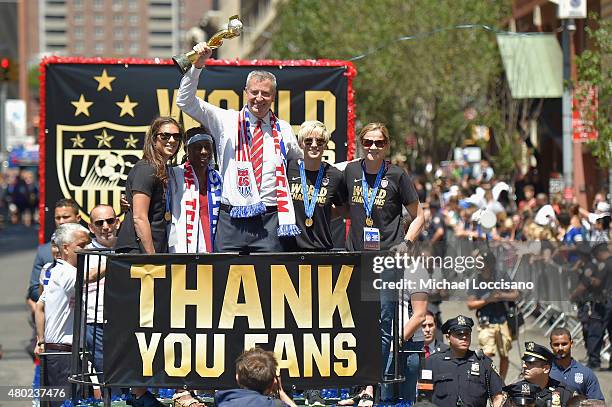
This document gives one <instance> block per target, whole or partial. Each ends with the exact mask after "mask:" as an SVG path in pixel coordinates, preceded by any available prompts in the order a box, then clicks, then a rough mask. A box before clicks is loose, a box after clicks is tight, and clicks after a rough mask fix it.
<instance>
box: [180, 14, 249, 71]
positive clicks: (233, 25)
mask: <svg viewBox="0 0 612 407" xmlns="http://www.w3.org/2000/svg"><path fill="white" fill-rule="evenodd" d="M240 34H242V21H240V19H239V18H238V16H237V15H236V16H231V17H230V18H229V22H228V23H227V28H224V29H223V30H221V31H219V32H217V33H215V34H214V35H213V36H212V37H210V39H209V40H208V42H207V44H208V46H209V47H210V48H212V49H217V48H219V47H220V46H221V44H223V40H229V39H231V38H236V37H238V36H240ZM198 58H199V55H198V54H197V53H196V52H195V51H189V52H188V53H186V54H182V55H175V56H173V57H172V61H174V64H175V65H176V67H177V68H178V69H179V70H180V71H181V74H183V75H184V74H185V73H186V72H187V71H188V70H189V69H190V68H191V65H193V63H194V62H195V61H197V60H198Z"/></svg>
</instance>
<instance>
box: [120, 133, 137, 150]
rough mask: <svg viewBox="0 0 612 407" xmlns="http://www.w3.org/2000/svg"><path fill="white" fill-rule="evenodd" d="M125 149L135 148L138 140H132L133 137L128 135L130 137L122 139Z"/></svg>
mask: <svg viewBox="0 0 612 407" xmlns="http://www.w3.org/2000/svg"><path fill="white" fill-rule="evenodd" d="M123 141H125V148H136V143H138V139H137V138H134V136H133V135H131V134H130V137H127V138H124V139H123Z"/></svg>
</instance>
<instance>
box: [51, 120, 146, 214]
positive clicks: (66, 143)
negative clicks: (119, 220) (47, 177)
mask: <svg viewBox="0 0 612 407" xmlns="http://www.w3.org/2000/svg"><path fill="white" fill-rule="evenodd" d="M148 128H149V126H124V125H119V124H115V123H110V122H106V121H102V122H98V123H92V124H86V125H81V126H71V125H63V124H58V125H57V127H56V134H57V140H58V142H57V143H56V145H57V151H56V155H55V160H56V162H57V163H63V165H57V167H56V168H57V177H58V179H59V185H60V189H61V192H62V195H63V196H64V197H65V198H72V199H74V200H75V201H76V202H77V203H78V204H79V207H80V214H81V217H82V218H83V219H84V220H85V221H86V222H89V213H90V212H91V210H92V209H93V208H94V207H95V206H96V205H98V204H108V205H111V206H113V208H114V209H115V211H116V212H117V213H119V212H120V199H121V193H123V191H124V190H125V182H126V180H127V175H128V173H129V172H130V169H131V168H132V167H133V166H134V164H135V163H136V162H137V161H138V160H139V159H140V158H141V157H142V150H141V149H136V147H137V144H138V145H142V143H143V141H144V137H145V134H146V131H147V129H148Z"/></svg>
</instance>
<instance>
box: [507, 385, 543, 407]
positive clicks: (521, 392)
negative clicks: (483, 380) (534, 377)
mask: <svg viewBox="0 0 612 407" xmlns="http://www.w3.org/2000/svg"><path fill="white" fill-rule="evenodd" d="M503 390H504V391H505V392H506V394H508V398H509V399H511V400H512V402H513V403H514V404H516V405H517V406H528V405H531V404H534V403H535V400H536V394H537V393H538V390H539V387H538V385H537V384H533V383H529V382H527V381H524V380H523V381H520V382H517V383H513V384H510V385H508V386H505V387H503Z"/></svg>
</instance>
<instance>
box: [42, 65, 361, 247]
mask: <svg viewBox="0 0 612 407" xmlns="http://www.w3.org/2000/svg"><path fill="white" fill-rule="evenodd" d="M207 64H208V65H207V68H206V70H205V71H204V72H203V73H202V75H201V76H200V83H199V86H198V95H199V96H200V97H202V98H203V99H204V100H207V101H208V102H210V103H212V104H214V105H217V106H221V107H224V108H231V109H240V108H241V107H242V106H243V104H244V103H246V99H245V98H244V96H243V89H244V85H245V80H246V77H247V75H248V73H249V72H250V71H252V70H254V69H265V70H267V71H270V72H272V73H274V74H275V75H276V77H277V83H278V93H277V95H276V101H275V103H274V106H273V109H274V110H275V112H276V113H277V115H278V116H279V117H280V118H281V119H283V120H286V121H287V122H289V123H290V124H292V125H293V126H294V130H297V128H298V126H299V125H300V124H301V123H302V122H303V121H304V120H320V121H322V122H323V123H325V125H326V126H327V128H328V130H330V131H331V135H332V139H331V142H330V144H329V146H328V150H327V152H326V160H327V161H330V162H339V161H344V160H346V159H351V158H352V157H353V153H354V117H355V115H354V111H353V92H352V88H351V81H352V78H353V77H354V75H355V74H356V71H355V69H354V67H353V65H352V64H351V63H350V62H347V61H329V60H318V61H314V60H312V61H221V60H209V61H208V62H207ZM41 73H42V75H41V83H40V92H41V113H40V117H41V121H40V134H39V141H40V145H41V151H40V180H41V187H40V190H41V199H40V214H41V218H42V219H41V224H42V225H44V227H43V228H41V229H40V234H39V239H40V241H41V242H43V241H46V240H48V239H49V237H50V235H51V233H52V232H53V230H54V228H55V225H54V221H53V216H52V215H53V212H52V211H53V206H54V204H55V202H56V201H57V200H59V199H60V198H73V199H75V200H76V201H77V203H78V204H79V206H80V208H81V217H82V218H83V219H84V220H85V221H88V220H89V218H88V214H89V212H90V211H91V209H92V208H93V207H94V206H95V205H97V204H100V203H109V204H111V205H113V206H114V207H115V210H119V200H120V194H121V192H122V191H123V189H124V186H125V181H126V179H127V174H128V173H129V171H130V169H131V167H132V166H133V164H134V163H135V162H136V161H137V160H138V159H140V158H141V156H142V146H143V142H144V135H145V133H146V131H147V128H148V125H149V123H150V122H151V120H152V119H153V118H154V117H156V116H158V115H164V116H168V115H170V116H172V117H174V118H175V119H179V120H182V121H183V123H184V125H185V128H186V129H189V128H191V127H195V126H196V125H197V124H196V122H195V121H194V120H193V119H192V118H190V117H189V116H187V115H184V114H182V112H181V111H180V110H179V108H178V107H177V106H176V104H175V101H176V92H177V90H178V86H179V83H180V79H181V76H180V73H179V72H178V70H177V69H176V68H175V67H174V65H173V64H172V61H170V60H163V61H161V60H105V59H99V58H92V59H82V58H59V57H52V58H47V59H45V60H43V62H42V64H41Z"/></svg>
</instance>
